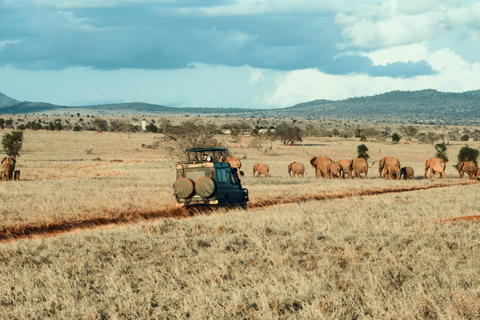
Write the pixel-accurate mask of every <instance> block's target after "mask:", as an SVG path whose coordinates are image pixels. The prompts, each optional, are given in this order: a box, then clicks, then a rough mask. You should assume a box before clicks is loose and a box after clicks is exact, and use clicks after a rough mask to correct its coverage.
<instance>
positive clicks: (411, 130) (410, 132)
mask: <svg viewBox="0 0 480 320" xmlns="http://www.w3.org/2000/svg"><path fill="white" fill-rule="evenodd" d="M403 132H404V133H405V135H406V136H407V137H408V138H409V140H412V138H415V136H416V135H417V133H418V128H415V127H412V126H408V127H406V128H405V129H403Z"/></svg>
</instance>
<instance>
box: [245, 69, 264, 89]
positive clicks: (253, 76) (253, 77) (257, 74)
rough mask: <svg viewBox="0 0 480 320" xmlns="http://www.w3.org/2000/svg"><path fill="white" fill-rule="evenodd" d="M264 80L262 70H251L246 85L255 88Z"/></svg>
mask: <svg viewBox="0 0 480 320" xmlns="http://www.w3.org/2000/svg"><path fill="white" fill-rule="evenodd" d="M265 79H266V77H265V75H264V72H263V70H262V69H253V68H252V69H251V70H250V79H249V80H248V84H249V85H251V86H255V85H257V84H259V83H261V82H264V81H265Z"/></svg>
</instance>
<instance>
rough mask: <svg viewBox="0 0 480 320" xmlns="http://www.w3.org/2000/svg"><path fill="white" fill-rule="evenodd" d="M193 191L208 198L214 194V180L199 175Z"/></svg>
mask: <svg viewBox="0 0 480 320" xmlns="http://www.w3.org/2000/svg"><path fill="white" fill-rule="evenodd" d="M195 192H196V193H197V194H198V195H199V196H200V197H202V198H209V197H211V196H213V195H214V194H215V182H214V181H213V180H212V179H211V178H209V177H201V178H200V179H198V180H197V182H195Z"/></svg>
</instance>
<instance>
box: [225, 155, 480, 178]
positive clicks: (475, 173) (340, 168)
mask: <svg viewBox="0 0 480 320" xmlns="http://www.w3.org/2000/svg"><path fill="white" fill-rule="evenodd" d="M220 161H221V162H228V163H230V165H231V167H232V168H234V169H237V171H238V173H239V176H241V177H243V176H244V174H243V171H240V168H241V167H242V164H241V162H240V160H239V159H238V158H235V157H222V158H220ZM310 164H311V165H312V167H314V168H315V177H316V178H320V177H322V178H343V179H346V178H348V179H355V178H361V177H362V175H363V176H364V178H367V176H368V169H369V168H371V167H372V166H373V165H374V164H375V162H373V163H372V164H371V165H369V164H368V162H367V160H365V159H363V158H356V159H352V160H350V159H342V160H338V161H333V160H332V159H330V158H329V157H313V158H311V159H310ZM429 169H430V178H431V179H433V178H434V174H436V173H438V174H440V177H441V178H446V176H445V163H444V161H443V160H442V159H439V158H430V159H428V160H426V161H425V175H424V177H425V178H426V177H427V173H428V170H429ZM458 172H459V174H460V177H461V178H463V175H464V173H466V174H468V176H469V178H470V179H473V178H475V179H476V178H478V177H479V176H480V168H477V167H476V165H475V163H473V161H468V162H462V163H461V164H460V165H459V169H458ZM378 173H379V175H380V177H381V178H384V179H402V178H403V179H405V180H407V179H415V176H414V174H415V172H414V170H413V168H412V167H402V166H401V165H400V161H399V160H398V159H397V158H394V157H383V158H382V159H380V161H379V169H378ZM288 174H289V176H290V177H292V178H294V177H302V178H303V176H304V174H305V166H304V165H303V164H302V163H299V162H292V163H290V164H289V165H288ZM262 175H263V176H265V177H270V168H269V167H268V165H267V164H266V163H257V164H255V165H254V166H253V176H254V177H257V178H258V177H260V176H262Z"/></svg>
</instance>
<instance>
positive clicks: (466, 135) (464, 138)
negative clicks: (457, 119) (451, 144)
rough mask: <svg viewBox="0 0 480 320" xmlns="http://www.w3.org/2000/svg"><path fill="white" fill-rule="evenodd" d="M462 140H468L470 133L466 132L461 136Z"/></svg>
mask: <svg viewBox="0 0 480 320" xmlns="http://www.w3.org/2000/svg"><path fill="white" fill-rule="evenodd" d="M460 141H468V134H464V135H463V136H462V137H461V138H460Z"/></svg>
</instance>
